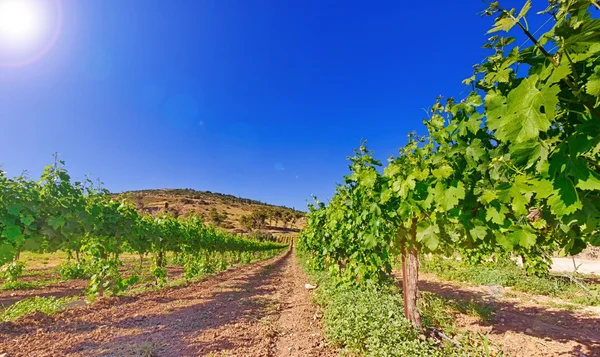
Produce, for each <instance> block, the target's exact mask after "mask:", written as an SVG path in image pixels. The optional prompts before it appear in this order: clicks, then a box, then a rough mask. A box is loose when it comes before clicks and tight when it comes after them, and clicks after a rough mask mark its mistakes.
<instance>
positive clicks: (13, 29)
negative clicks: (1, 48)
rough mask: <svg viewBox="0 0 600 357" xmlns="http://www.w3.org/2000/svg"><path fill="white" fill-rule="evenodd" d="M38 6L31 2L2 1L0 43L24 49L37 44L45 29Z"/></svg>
mask: <svg viewBox="0 0 600 357" xmlns="http://www.w3.org/2000/svg"><path fill="white" fill-rule="evenodd" d="M38 4H39V2H38V3H36V1H31V0H0V43H2V44H4V45H8V46H10V47H23V46H28V45H31V44H32V43H33V42H36V40H37V39H38V38H39V36H40V35H41V34H42V30H43V27H44V26H43V22H44V18H43V11H42V9H41V8H40V6H38Z"/></svg>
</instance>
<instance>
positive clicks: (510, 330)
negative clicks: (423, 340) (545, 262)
mask: <svg viewBox="0 0 600 357" xmlns="http://www.w3.org/2000/svg"><path fill="white" fill-rule="evenodd" d="M419 288H420V289H421V290H423V291H429V292H432V293H435V294H438V295H440V296H444V297H446V298H450V299H455V300H465V301H474V302H477V303H481V304H488V305H491V306H493V307H494V309H495V311H496V313H495V315H494V317H493V321H491V322H489V323H485V322H481V321H479V320H478V319H476V318H474V317H471V316H467V315H460V316H459V317H458V318H457V326H458V328H459V329H461V330H467V331H473V332H480V333H484V334H489V339H490V340H491V341H492V342H494V343H495V344H498V345H500V347H501V348H502V349H503V350H504V351H505V352H506V353H508V354H509V355H511V356H518V357H538V356H539V357H541V356H576V357H585V356H590V357H591V356H600V310H599V309H595V308H586V309H577V310H575V311H571V310H569V309H564V308H558V307H552V306H551V305H549V304H546V303H549V302H550V300H553V301H557V299H550V298H548V297H541V296H535V295H528V294H523V293H520V294H515V293H513V292H510V293H509V291H510V289H506V288H502V287H497V286H464V285H461V284H458V283H455V282H448V281H443V280H440V279H439V278H438V277H436V276H435V275H433V274H421V276H420V277H419ZM543 300H548V301H545V302H546V303H544V301H543Z"/></svg>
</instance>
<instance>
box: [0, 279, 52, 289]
mask: <svg viewBox="0 0 600 357" xmlns="http://www.w3.org/2000/svg"><path fill="white" fill-rule="evenodd" d="M43 286H44V285H43V284H41V283H40V282H38V281H8V282H6V283H3V284H0V290H31V289H39V288H41V287H43Z"/></svg>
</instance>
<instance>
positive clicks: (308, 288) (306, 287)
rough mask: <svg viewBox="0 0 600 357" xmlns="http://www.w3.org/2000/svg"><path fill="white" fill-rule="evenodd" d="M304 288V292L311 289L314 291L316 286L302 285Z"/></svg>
mask: <svg viewBox="0 0 600 357" xmlns="http://www.w3.org/2000/svg"><path fill="white" fill-rule="evenodd" d="M304 288H305V289H306V290H312V289H316V288H317V286H316V285H311V284H304Z"/></svg>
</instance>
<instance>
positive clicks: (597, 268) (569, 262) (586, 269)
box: [552, 258, 600, 274]
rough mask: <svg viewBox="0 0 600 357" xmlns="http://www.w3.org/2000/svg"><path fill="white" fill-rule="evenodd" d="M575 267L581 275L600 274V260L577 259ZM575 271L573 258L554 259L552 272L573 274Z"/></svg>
mask: <svg viewBox="0 0 600 357" xmlns="http://www.w3.org/2000/svg"><path fill="white" fill-rule="evenodd" d="M575 265H576V266H577V271H578V272H580V273H588V274H589V273H591V274H600V260H590V259H580V258H575ZM574 270H575V267H574V266H573V258H552V271H567V272H572V271H574Z"/></svg>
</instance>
